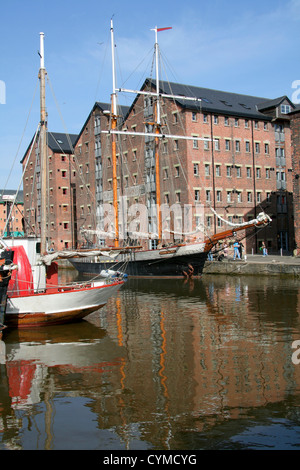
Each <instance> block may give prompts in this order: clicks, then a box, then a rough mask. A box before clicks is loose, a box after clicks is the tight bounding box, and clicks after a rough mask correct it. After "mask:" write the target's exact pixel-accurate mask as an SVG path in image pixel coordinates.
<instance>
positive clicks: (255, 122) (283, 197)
mask: <svg viewBox="0 0 300 470" xmlns="http://www.w3.org/2000/svg"><path fill="white" fill-rule="evenodd" d="M154 85H155V82H152V81H150V80H146V81H145V83H144V85H143V87H142V89H143V90H145V89H146V88H147V87H149V86H150V87H152V88H153V87H154ZM170 88H172V90H170ZM161 91H162V93H170V91H172V93H173V94H175V95H188V96H196V97H198V98H201V105H200V106H199V104H197V105H196V104H194V103H192V104H191V102H189V103H188V104H185V102H184V101H183V100H179V99H177V100H176V101H175V102H173V101H171V100H170V99H164V102H163V104H162V121H163V125H162V130H161V132H162V133H166V134H176V135H180V134H181V135H189V136H195V137H203V138H209V139H212V140H213V143H212V142H211V141H210V142H203V141H196V140H194V141H181V140H180V139H178V140H176V139H175V140H171V139H170V140H169V141H168V140H167V139H164V140H163V141H162V142H161V144H160V158H161V174H160V181H161V203H168V204H169V205H170V206H172V205H173V204H174V203H176V202H179V203H180V204H182V205H183V204H186V205H189V204H190V205H191V206H194V205H195V202H201V203H203V204H204V206H205V223H206V226H207V227H208V231H209V233H210V234H212V233H214V232H218V231H222V230H226V228H227V225H225V224H224V223H223V222H222V221H220V220H219V219H217V218H215V217H214V215H213V214H212V212H211V210H210V206H212V207H213V208H214V209H215V210H216V211H217V213H218V214H220V215H221V216H222V217H223V218H225V219H227V220H229V221H231V222H236V221H237V222H244V221H246V220H249V219H252V218H254V217H255V216H256V215H257V214H258V213H259V212H261V211H262V210H264V211H266V212H267V213H268V214H269V215H270V216H271V217H272V220H273V221H272V225H271V226H270V227H268V228H265V229H263V230H260V231H258V232H257V233H256V234H255V235H253V236H252V237H250V238H249V239H248V240H247V242H246V244H247V251H248V252H251V251H252V250H253V251H254V252H256V250H257V249H258V247H259V246H260V245H261V243H262V241H265V242H266V243H267V245H268V247H269V250H270V251H273V252H278V251H279V250H280V249H282V250H283V252H289V251H291V250H292V249H293V246H294V227H293V207H292V204H293V194H292V191H293V186H292V162H291V131H290V117H289V112H291V111H292V110H294V109H295V106H294V105H293V104H292V103H291V102H290V100H289V99H288V98H287V97H286V96H283V97H280V98H278V99H275V100H266V99H263V98H257V97H252V96H246V95H238V94H234V93H226V92H221V91H217V90H209V89H204V88H199V87H190V86H184V85H179V84H174V83H173V84H171V85H170V84H167V83H166V82H161ZM109 109H110V106H109V105H103V104H102V108H101V106H99V105H97V113H96V114H95V112H96V108H95V107H94V109H93V112H92V113H90V115H89V118H88V119H87V121H86V123H85V126H84V129H85V132H87V133H88V132H89V131H88V129H89V128H90V129H97V133H98V134H97V135H98V144H97V146H96V147H95V150H94V152H95V155H96V153H97V152H98V153H97V159H96V160H97V164H96V173H95V174H96V179H97V182H96V195H97V201H96V205H98V207H99V205H101V204H103V203H108V204H109V203H112V179H113V175H112V161H111V144H110V143H111V141H110V136H107V135H103V134H100V128H101V129H102V130H103V129H107V128H108V126H109V114H108V112H109ZM153 113H154V103H153V100H152V99H150V98H149V97H145V96H142V95H138V96H137V97H136V98H135V100H134V102H133V104H132V106H131V107H130V109H129V111H128V113H127V115H126V116H125V118H124V121H123V123H122V129H123V130H126V129H127V130H128V131H130V132H145V130H146V131H147V130H148V131H149V132H152V131H153V125H152V123H153V120H154V117H153ZM123 115H124V114H123ZM100 119H102V121H101V122H100ZM101 126H103V127H101ZM93 139H94V137H93ZM93 142H94V140H92V141H91V143H92V145H90V151H91V152H93V150H92V149H93ZM153 143H154V139H153V137H146V138H145V137H141V136H139V135H137V136H134V135H129V134H128V135H122V136H121V137H120V139H119V147H118V150H117V162H118V164H117V172H118V173H117V178H118V197H119V198H120V196H121V195H123V196H126V198H127V199H128V205H129V206H130V207H131V206H132V204H134V203H140V204H145V205H146V207H147V208H150V207H151V205H153V204H154V203H155V202H156V192H155V184H154V183H155V171H154V165H155V159H154V150H153ZM85 145H87V141H86V143H85ZM79 153H80V152H79ZM75 154H76V155H77V148H76V149H75ZM81 154H82V153H81ZM184 174H186V175H187V176H185V175H184ZM187 182H188V183H189V184H188V183H187ZM193 217H194V227H195V225H196V220H197V213H194V214H193ZM98 222H99V220H98ZM171 222H172V221H169V226H170V225H171ZM173 223H174V221H173ZM148 228H149V229H150V230H151V227H148ZM122 230H123V228H122V221H121V222H120V232H122Z"/></svg>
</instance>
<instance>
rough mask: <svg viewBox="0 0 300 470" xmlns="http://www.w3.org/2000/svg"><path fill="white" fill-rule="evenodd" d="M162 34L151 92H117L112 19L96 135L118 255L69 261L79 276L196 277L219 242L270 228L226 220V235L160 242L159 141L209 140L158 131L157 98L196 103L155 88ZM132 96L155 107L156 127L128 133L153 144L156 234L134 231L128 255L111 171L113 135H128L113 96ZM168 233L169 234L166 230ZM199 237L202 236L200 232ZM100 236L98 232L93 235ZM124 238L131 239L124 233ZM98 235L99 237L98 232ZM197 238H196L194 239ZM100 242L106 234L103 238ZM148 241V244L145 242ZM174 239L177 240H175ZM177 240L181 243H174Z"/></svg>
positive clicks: (265, 219)
mask: <svg viewBox="0 0 300 470" xmlns="http://www.w3.org/2000/svg"><path fill="white" fill-rule="evenodd" d="M165 29H171V28H157V27H156V28H155V29H154V31H155V47H154V54H155V64H156V66H155V75H156V78H155V80H153V81H152V82H151V85H152V86H153V87H155V88H156V89H154V91H153V90H152V89H150V91H142V90H140V91H137V90H125V89H118V88H117V87H116V77H115V58H114V54H115V52H114V51H115V42H114V28H113V22H112V20H111V49H112V78H113V91H112V101H111V129H109V130H102V131H101V132H103V133H106V134H108V135H110V137H111V139H112V144H111V150H112V167H113V178H112V189H113V208H114V211H113V212H114V232H111V233H113V239H114V249H115V250H118V248H119V250H120V253H119V254H118V252H117V251H115V257H114V259H108V258H107V259H105V258H104V257H101V258H99V257H97V256H96V257H95V256H93V257H92V258H89V257H88V256H87V257H85V258H81V259H78V258H76V259H75V258H73V259H70V262H71V264H72V265H73V266H74V267H75V268H76V269H77V271H79V272H80V273H83V274H99V273H102V274H103V275H105V273H107V272H110V270H112V269H115V270H123V271H125V272H126V273H127V274H128V275H130V276H183V275H191V274H192V275H201V273H202V270H203V266H204V264H205V261H206V259H207V256H208V253H209V252H210V251H211V249H212V248H213V247H214V246H215V245H217V244H218V243H219V242H220V241H222V240H226V239H228V238H230V237H234V236H235V235H236V232H237V231H240V230H246V229H248V228H251V227H259V226H264V225H267V224H269V223H270V221H271V219H270V217H269V216H268V215H267V214H265V213H260V214H259V215H258V216H257V217H255V218H254V219H253V220H251V221H248V222H247V223H242V224H232V223H229V222H227V221H224V222H226V223H228V224H229V226H231V228H230V229H229V230H226V231H224V232H221V233H217V234H214V235H212V236H204V235H203V233H204V232H203V224H202V227H201V228H199V227H197V229H196V230H195V231H194V232H189V233H184V232H181V234H180V237H181V239H180V238H179V237H175V235H174V234H175V232H174V231H173V235H174V236H173V238H174V240H173V243H172V242H171V243H170V242H168V243H167V244H164V243H163V227H162V214H161V210H160V207H161V202H162V201H161V194H160V171H161V168H160V158H159V157H160V156H159V151H158V148H159V141H160V139H185V140H189V139H190V140H209V139H206V138H200V137H194V136H183V135H176V136H174V135H167V134H165V133H164V132H162V122H161V121H162V119H161V109H160V100H161V99H165V98H166V99H169V98H170V99H174V100H176V99H177V100H180V101H183V100H191V101H197V100H198V98H196V97H193V96H191V97H188V96H182V95H180V96H174V94H167V93H165V92H164V91H163V90H162V89H161V88H160V77H159V65H158V62H159V59H158V57H159V46H158V39H157V33H158V32H159V31H163V30H165ZM119 91H121V92H132V93H135V94H144V95H146V97H149V98H150V99H151V100H153V102H154V104H155V122H154V123H152V127H153V129H154V132H152V133H151V132H147V133H140V132H133V133H132V135H134V136H135V137H136V136H137V135H143V136H145V138H147V139H149V138H153V139H154V141H155V193H156V207H157V213H156V228H157V233H156V232H155V233H154V232H152V233H150V232H149V233H146V235H145V234H144V233H142V232H139V231H137V232H135V233H134V238H135V240H139V239H140V240H141V239H144V241H145V239H146V243H147V242H148V246H147V247H145V244H144V246H139V247H137V248H136V249H131V250H127V251H125V252H124V251H123V252H121V251H122V246H121V244H120V234H119V212H120V207H119V206H120V204H119V201H118V189H117V172H116V162H117V158H116V136H117V135H123V136H124V135H126V136H127V135H130V134H131V133H130V131H128V129H126V130H120V129H118V123H117V115H118V113H117V98H116V97H117V92H119ZM211 209H212V212H214V215H215V216H216V217H218V214H217V213H216V212H215V211H214V209H213V208H211ZM88 232H89V233H93V234H97V231H92V230H86V231H85V233H86V235H88ZM169 232H170V233H171V232H172V231H171V230H170V231H169ZM201 232H202V233H201ZM98 233H99V232H98ZM127 234H128V235H129V236H130V235H133V234H132V233H130V232H129V231H127ZM102 235H103V233H102ZM106 235H107V238H109V233H108V232H107V233H106ZM199 235H201V236H199ZM104 237H105V233H104ZM147 238H148V240H147ZM153 238H155V239H156V240H155V241H156V246H155V248H154V249H149V240H151V239H153ZM176 238H177V240H176ZM179 239H180V243H178V241H179Z"/></svg>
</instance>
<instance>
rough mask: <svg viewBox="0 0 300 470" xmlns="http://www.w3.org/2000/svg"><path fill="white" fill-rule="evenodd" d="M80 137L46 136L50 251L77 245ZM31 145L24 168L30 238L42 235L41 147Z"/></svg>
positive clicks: (26, 214) (26, 154)
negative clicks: (76, 146)
mask: <svg viewBox="0 0 300 470" xmlns="http://www.w3.org/2000/svg"><path fill="white" fill-rule="evenodd" d="M76 138H77V135H73V134H72V135H66V134H62V133H51V132H49V131H48V132H47V149H48V163H47V164H48V193H47V209H48V214H47V234H48V248H49V249H58V250H59V249H64V248H72V246H73V245H74V244H76V236H77V230H76V228H77V227H76V224H77V214H76V207H77V201H76V185H75V178H76V167H75V157H74V155H73V148H74V142H75V140H76ZM31 147H32V141H31V143H30V145H29V146H28V149H27V151H26V153H25V155H24V157H23V159H22V161H21V163H22V165H23V172H24V176H23V196H24V218H25V230H26V233H27V235H34V234H35V235H40V223H41V214H40V207H41V187H40V159H39V146H38V143H35V145H34V148H33V149H32V151H31Z"/></svg>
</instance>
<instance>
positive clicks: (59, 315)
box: [0, 33, 124, 328]
mask: <svg viewBox="0 0 300 470" xmlns="http://www.w3.org/2000/svg"><path fill="white" fill-rule="evenodd" d="M39 55H40V70H39V79H40V124H39V127H38V130H39V132H37V133H36V135H37V134H39V137H40V153H41V175H42V176H41V197H42V204H41V205H42V210H41V219H42V221H41V236H40V237H28V238H26V237H24V238H22V239H21V238H16V239H5V240H4V239H3V243H4V245H5V246H6V248H5V249H3V250H2V253H3V254H2V255H1V259H0V265H1V266H2V269H1V271H2V270H3V269H4V268H5V266H6V265H10V264H12V263H13V265H14V267H15V268H16V269H14V270H11V272H10V273H9V276H5V275H4V274H3V273H2V272H1V282H0V287H1V306H3V308H2V311H1V318H0V326H1V325H2V328H3V326H4V324H5V326H6V327H16V328H32V327H39V326H46V325H53V324H61V323H68V322H71V321H75V320H79V319H82V318H84V317H85V316H87V315H89V314H90V313H91V312H94V311H96V310H98V309H100V308H101V307H103V306H104V305H105V304H106V303H107V300H108V299H109V298H110V297H111V296H112V295H113V294H114V293H115V292H116V291H117V290H118V289H119V288H120V287H121V286H122V285H123V284H124V280H123V279H122V278H120V277H116V276H115V277H114V278H113V279H112V278H111V277H108V278H106V279H102V278H101V279H99V278H98V279H95V280H93V281H91V282H82V283H78V282H77V283H76V282H75V283H70V284H63V285H60V284H59V277H58V263H57V262H56V261H54V260H53V258H51V257H50V259H49V257H48V255H49V254H48V253H47V246H46V182H47V173H46V157H47V154H46V127H47V123H46V100H45V74H46V69H45V63H44V33H40V53H39ZM12 209H13V207H12V208H11V211H12ZM56 255H57V256H56V257H57V258H63V257H64V253H57V254H56ZM1 263H2V264H1Z"/></svg>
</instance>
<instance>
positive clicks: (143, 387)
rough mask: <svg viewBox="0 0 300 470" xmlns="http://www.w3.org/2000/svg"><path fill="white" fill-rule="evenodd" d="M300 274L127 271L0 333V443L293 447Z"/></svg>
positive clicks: (299, 374) (297, 429)
mask: <svg viewBox="0 0 300 470" xmlns="http://www.w3.org/2000/svg"><path fill="white" fill-rule="evenodd" d="M299 295H300V289H299V281H294V280H290V279H289V280H282V279H281V280H279V279H267V278H259V279H256V278H254V277H244V278H238V277H231V278H229V277H225V276H224V277H223V276H214V277H209V276H206V277H203V279H201V280H194V281H193V280H190V281H187V282H185V281H184V280H182V279H175V280H174V279H172V280H169V279H159V280H156V279H152V280H144V279H139V280H137V279H136V280H133V279H132V280H129V281H128V282H127V284H126V285H125V287H124V288H123V289H122V290H121V291H119V292H118V293H117V294H116V296H115V297H114V298H111V299H110V300H109V303H108V304H107V307H105V308H103V309H102V310H100V311H98V312H95V313H94V314H92V315H90V316H89V317H88V318H87V320H84V321H82V322H80V323H78V324H73V325H68V326H60V327H49V328H45V329H43V330H33V331H21V330H20V331H16V330H14V331H8V332H6V335H5V336H4V341H2V342H1V343H0V371H1V382H0V449H105V450H117V449H131V450H138V449H148V450H150V449H170V450H175V449H176V450H180V449H185V450H196V449H245V448H252V449H259V448H260V449H261V448H266V449H295V448H299V447H300V421H299V418H300V414H299V410H300V396H299V393H300V364H299V365H295V364H293V362H292V353H293V350H292V343H293V341H294V340H297V339H300V328H299V326H300V325H299V313H298V312H299Z"/></svg>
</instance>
